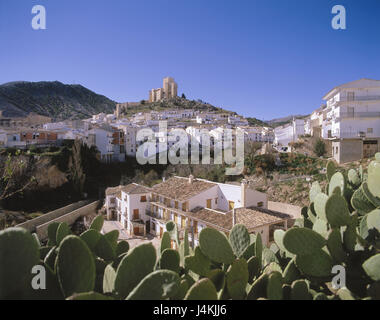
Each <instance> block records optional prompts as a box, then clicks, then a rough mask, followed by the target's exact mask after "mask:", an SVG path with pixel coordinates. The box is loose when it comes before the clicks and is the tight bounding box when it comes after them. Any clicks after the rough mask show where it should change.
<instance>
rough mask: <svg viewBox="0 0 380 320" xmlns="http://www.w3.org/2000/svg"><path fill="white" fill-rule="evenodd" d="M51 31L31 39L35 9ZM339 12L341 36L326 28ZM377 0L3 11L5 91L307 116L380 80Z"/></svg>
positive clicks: (27, 5)
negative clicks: (164, 92) (84, 92)
mask: <svg viewBox="0 0 380 320" xmlns="http://www.w3.org/2000/svg"><path fill="white" fill-rule="evenodd" d="M35 4H41V5H44V6H45V7H46V10H47V29H46V30H39V31H35V30H33V29H32V27H31V20H32V17H33V16H32V14H31V9H32V7H33V5H35ZM336 4H340V5H344V6H345V8H346V10H347V29H346V30H338V31H337V30H334V29H333V28H332V27H331V19H332V18H333V15H332V14H331V9H332V7H333V6H334V5H336ZM379 17H380V1H379V0H360V1H356V0H352V1H345V0H339V1H338V0H337V1H331V0H260V1H259V0H223V1H220V0H191V1H190V0H134V1H130V0H108V1H105V0H92V1H90V0H80V1H74V0H37V1H34V0H0V83H5V82H9V81H17V80H26V81H42V80H48V81H50V80H58V81H61V82H63V83H79V84H82V85H84V86H86V87H88V88H89V89H91V90H94V91H95V92H97V93H100V94H104V95H106V96H108V97H109V98H111V99H114V100H116V101H120V102H124V101H139V100H141V99H147V97H148V90H149V89H151V88H157V87H160V86H161V85H162V78H163V77H165V76H172V77H174V78H175V79H176V80H177V82H178V84H179V93H182V92H184V93H185V94H186V96H187V97H188V98H191V99H202V100H204V101H207V102H210V103H212V104H214V105H216V106H221V107H225V108H228V109H231V110H234V111H237V112H238V113H240V114H243V115H245V116H253V117H257V118H259V119H271V118H275V117H281V116H286V115H289V114H307V113H310V112H311V111H312V110H313V109H315V108H317V107H319V106H320V104H321V103H322V96H323V95H324V94H325V93H326V92H327V91H328V90H330V89H331V88H332V87H334V86H335V85H339V84H342V83H345V82H348V81H352V80H356V79H359V78H364V77H366V78H374V79H380V20H379Z"/></svg>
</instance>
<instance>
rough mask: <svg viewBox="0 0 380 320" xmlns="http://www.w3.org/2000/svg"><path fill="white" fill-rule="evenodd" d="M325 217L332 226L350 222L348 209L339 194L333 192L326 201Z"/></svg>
mask: <svg viewBox="0 0 380 320" xmlns="http://www.w3.org/2000/svg"><path fill="white" fill-rule="evenodd" d="M326 218H327V221H328V222H329V224H330V225H331V226H332V227H333V228H334V227H341V226H346V225H348V224H350V222H351V217H350V211H349V209H348V205H347V202H346V200H345V199H344V198H343V197H342V196H341V195H338V194H333V195H331V196H330V197H329V198H328V200H327V202H326Z"/></svg>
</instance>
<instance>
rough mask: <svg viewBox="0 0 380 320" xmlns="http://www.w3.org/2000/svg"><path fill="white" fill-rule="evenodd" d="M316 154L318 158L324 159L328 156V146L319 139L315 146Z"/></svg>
mask: <svg viewBox="0 0 380 320" xmlns="http://www.w3.org/2000/svg"><path fill="white" fill-rule="evenodd" d="M314 153H315V154H316V155H317V156H318V157H322V156H324V155H325V154H326V144H325V143H324V142H323V140H322V139H318V140H317V141H316V142H315V144H314Z"/></svg>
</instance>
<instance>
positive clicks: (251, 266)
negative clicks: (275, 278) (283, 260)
mask: <svg viewBox="0 0 380 320" xmlns="http://www.w3.org/2000/svg"><path fill="white" fill-rule="evenodd" d="M247 263H248V274H249V276H248V282H249V283H252V281H253V280H254V279H255V278H256V277H258V275H259V274H260V271H261V261H259V259H258V258H257V257H251V258H250V259H249V260H248V261H247Z"/></svg>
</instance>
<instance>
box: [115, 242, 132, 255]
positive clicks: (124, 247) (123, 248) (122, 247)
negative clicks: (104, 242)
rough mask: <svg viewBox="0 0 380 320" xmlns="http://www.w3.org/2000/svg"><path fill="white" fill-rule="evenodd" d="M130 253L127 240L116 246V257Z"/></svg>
mask: <svg viewBox="0 0 380 320" xmlns="http://www.w3.org/2000/svg"><path fill="white" fill-rule="evenodd" d="M128 251H129V243H128V242H127V241H125V240H122V241H120V242H119V243H118V244H117V246H116V255H117V256H120V255H122V254H124V253H127V252H128Z"/></svg>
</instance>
